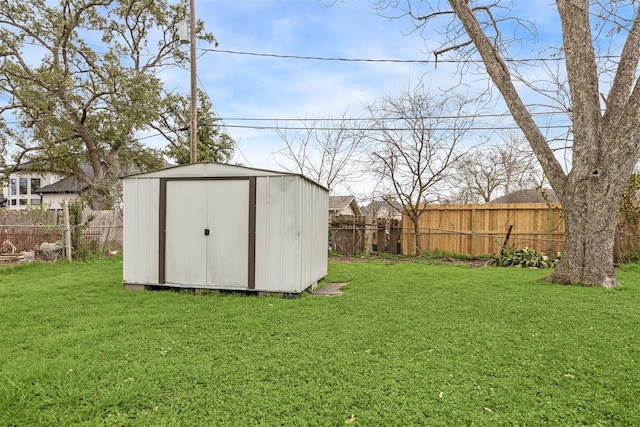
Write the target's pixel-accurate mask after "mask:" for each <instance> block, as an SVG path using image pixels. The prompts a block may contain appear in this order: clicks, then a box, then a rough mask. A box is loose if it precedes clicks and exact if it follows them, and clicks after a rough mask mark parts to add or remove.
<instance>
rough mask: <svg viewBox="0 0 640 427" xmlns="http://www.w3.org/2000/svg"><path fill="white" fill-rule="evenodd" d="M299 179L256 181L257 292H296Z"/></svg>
mask: <svg viewBox="0 0 640 427" xmlns="http://www.w3.org/2000/svg"><path fill="white" fill-rule="evenodd" d="M295 178H296V177H290V176H267V177H258V178H257V180H256V187H257V188H256V190H257V191H256V192H257V194H256V289H258V290H266V291H282V290H293V289H295V287H296V286H295V285H296V269H297V263H296V253H297V251H298V242H297V234H298V232H297V229H298V227H297V224H296V222H297V219H296V216H297V215H296V212H295V208H296V203H295V200H296V197H297V195H296V187H295Z"/></svg>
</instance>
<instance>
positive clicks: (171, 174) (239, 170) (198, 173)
mask: <svg viewBox="0 0 640 427" xmlns="http://www.w3.org/2000/svg"><path fill="white" fill-rule="evenodd" d="M233 176H238V177H247V176H300V177H302V178H304V179H305V180H307V181H309V182H312V183H314V184H316V185H318V186H319V187H323V186H322V185H320V184H318V183H317V182H315V181H313V180H311V179H309V178H307V177H305V176H303V175H300V174H296V173H291V172H278V171H273V170H268V169H258V168H250V167H247V166H239V165H228V164H225V163H208V162H200V163H190V164H186V165H178V166H171V167H168V168H164V169H159V170H156V171H153V172H145V173H140V174H134V175H128V176H125V177H123V179H137V178H183V177H184V178H188V177H233ZM323 188H324V187H323Z"/></svg>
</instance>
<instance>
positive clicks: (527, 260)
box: [491, 247, 562, 268]
mask: <svg viewBox="0 0 640 427" xmlns="http://www.w3.org/2000/svg"><path fill="white" fill-rule="evenodd" d="M561 256H562V254H561V253H557V254H556V256H555V257H550V256H549V255H547V254H545V253H544V252H539V251H537V250H535V249H532V248H529V247H526V248H524V249H515V248H513V247H512V248H509V249H507V248H505V249H503V250H502V251H501V252H500V255H495V256H493V257H492V258H491V264H493V265H497V266H499V267H529V268H554V267H555V266H556V265H557V264H558V261H560V258H561Z"/></svg>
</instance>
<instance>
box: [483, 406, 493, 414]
mask: <svg viewBox="0 0 640 427" xmlns="http://www.w3.org/2000/svg"><path fill="white" fill-rule="evenodd" d="M484 410H485V411H487V412H491V413H492V414H493V413H494V412H496V411H494V410H493V409H491V408H487V407H486V406H485V407H484Z"/></svg>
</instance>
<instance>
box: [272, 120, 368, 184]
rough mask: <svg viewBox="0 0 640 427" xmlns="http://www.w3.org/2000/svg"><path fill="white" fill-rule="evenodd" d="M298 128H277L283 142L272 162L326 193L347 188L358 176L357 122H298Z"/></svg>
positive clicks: (360, 134) (361, 136)
mask: <svg viewBox="0 0 640 427" xmlns="http://www.w3.org/2000/svg"><path fill="white" fill-rule="evenodd" d="M299 123H300V125H299V127H296V128H294V129H292V128H288V127H283V128H280V127H279V128H278V129H277V133H278V135H279V136H280V138H281V139H282V142H283V143H284V147H283V148H282V149H280V150H278V151H277V152H276V153H274V154H275V155H276V157H275V160H276V162H277V163H278V165H280V166H281V167H283V168H284V169H286V170H288V171H292V172H296V173H299V174H301V175H304V176H306V177H307V178H310V179H312V180H314V181H316V182H317V183H319V184H321V185H324V186H325V187H327V189H329V191H334V190H335V188H336V187H337V186H344V187H348V186H349V184H350V183H352V182H353V181H354V180H357V179H358V177H359V176H361V173H360V170H359V167H360V165H359V156H360V154H361V153H362V148H363V141H364V133H363V131H362V130H361V129H360V127H359V123H360V120H359V119H353V118H349V117H347V113H346V112H345V113H344V114H343V115H342V117H341V118H340V119H337V120H333V119H332V118H331V117H329V118H326V119H300V120H299Z"/></svg>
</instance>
